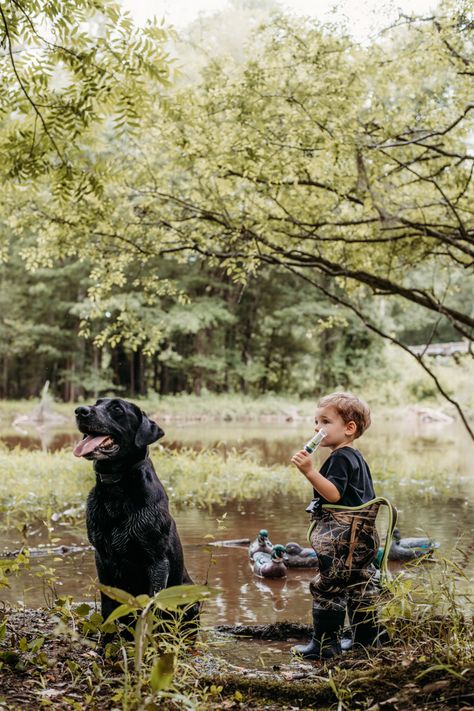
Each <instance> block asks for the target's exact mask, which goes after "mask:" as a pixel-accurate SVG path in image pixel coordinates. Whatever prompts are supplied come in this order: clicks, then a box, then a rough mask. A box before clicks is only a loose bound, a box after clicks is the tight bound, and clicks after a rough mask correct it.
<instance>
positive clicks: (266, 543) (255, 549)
mask: <svg viewBox="0 0 474 711" xmlns="http://www.w3.org/2000/svg"><path fill="white" fill-rule="evenodd" d="M272 548H273V546H272V544H271V541H270V539H269V538H268V531H267V529H266V528H262V529H261V530H260V531H259V532H258V534H257V538H256V539H255V540H254V541H253V542H252V543H251V544H250V546H249V556H250V558H252V559H253V557H254V555H255V554H256V553H268V555H269V556H271V554H272Z"/></svg>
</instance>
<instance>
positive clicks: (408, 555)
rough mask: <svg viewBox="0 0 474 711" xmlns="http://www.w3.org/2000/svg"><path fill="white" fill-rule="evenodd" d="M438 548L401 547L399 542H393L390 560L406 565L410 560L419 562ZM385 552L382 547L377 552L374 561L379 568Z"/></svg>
mask: <svg viewBox="0 0 474 711" xmlns="http://www.w3.org/2000/svg"><path fill="white" fill-rule="evenodd" d="M437 547H439V546H435V547H433V548H410V547H408V546H403V545H401V544H400V543H398V542H397V541H392V545H391V546H390V550H389V552H388V560H397V561H399V562H401V563H404V562H405V563H406V562H408V561H410V560H417V559H418V558H429V557H430V556H431V555H432V553H433V551H434V549H435V548H437ZM383 550H384V549H383V547H380V548H379V550H378V552H377V557H376V559H375V561H374V563H375V565H377V566H379V565H380V563H381V561H382V556H383Z"/></svg>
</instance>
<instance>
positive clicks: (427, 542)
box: [393, 528, 439, 552]
mask: <svg viewBox="0 0 474 711" xmlns="http://www.w3.org/2000/svg"><path fill="white" fill-rule="evenodd" d="M393 541H394V543H397V544H398V545H400V546H403V548H424V549H428V550H430V551H431V552H432V551H433V550H434V549H435V548H439V543H438V542H437V541H435V540H434V539H433V538H402V536H401V535H400V531H399V530H398V528H394V529H393Z"/></svg>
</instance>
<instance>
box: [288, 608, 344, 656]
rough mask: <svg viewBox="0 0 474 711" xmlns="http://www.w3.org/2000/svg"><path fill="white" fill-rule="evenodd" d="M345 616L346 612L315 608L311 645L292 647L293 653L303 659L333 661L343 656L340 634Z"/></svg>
mask: <svg viewBox="0 0 474 711" xmlns="http://www.w3.org/2000/svg"><path fill="white" fill-rule="evenodd" d="M345 614H346V613H345V610H321V609H319V608H313V636H312V637H311V640H310V642H309V644H306V645H303V644H298V645H296V646H295V647H292V649H291V651H292V653H293V654H297V655H299V656H300V657H303V659H332V657H335V656H337V655H339V654H341V645H340V643H339V633H340V631H341V629H342V626H343V624H344V618H345Z"/></svg>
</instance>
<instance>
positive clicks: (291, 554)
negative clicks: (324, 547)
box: [285, 541, 318, 568]
mask: <svg viewBox="0 0 474 711" xmlns="http://www.w3.org/2000/svg"><path fill="white" fill-rule="evenodd" d="M285 552H286V555H285V565H286V566H287V567H288V568H315V567H316V566H317V565H318V556H317V555H316V552H315V551H314V550H313V549H312V548H303V547H302V546H300V544H299V543H294V542H293V541H292V542H290V543H287V544H286V546H285Z"/></svg>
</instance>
